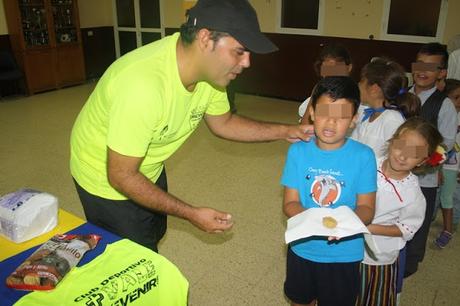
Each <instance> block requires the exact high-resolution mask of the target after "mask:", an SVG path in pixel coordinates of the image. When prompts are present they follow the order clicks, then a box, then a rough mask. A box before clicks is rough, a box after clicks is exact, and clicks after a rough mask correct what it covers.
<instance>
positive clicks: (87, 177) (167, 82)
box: [70, 33, 229, 200]
mask: <svg viewBox="0 0 460 306" xmlns="http://www.w3.org/2000/svg"><path fill="white" fill-rule="evenodd" d="M178 38H179V33H176V34H174V35H171V36H168V37H165V38H163V39H161V40H159V41H156V42H153V43H151V44H148V45H145V46H143V47H141V48H138V49H136V50H134V51H132V52H130V53H128V54H126V55H125V56H123V57H121V58H120V59H118V60H117V61H116V62H114V63H113V64H112V65H111V66H110V67H109V69H107V71H106V72H105V73H104V75H103V76H102V78H101V79H100V80H99V82H98V84H97V86H96V88H95V89H94V91H93V93H92V94H91V96H90V97H89V99H88V101H87V102H86V104H85V106H84V107H83V109H82V111H81V112H80V114H79V115H78V118H77V120H76V122H75V124H74V127H73V129H72V135H71V150H70V151H71V157H70V170H71V173H72V176H73V177H74V178H75V180H76V181H77V182H78V184H80V185H81V186H82V187H83V188H84V189H85V190H86V191H88V192H90V193H92V194H94V195H97V196H100V197H103V198H107V199H113V200H122V199H126V197H125V196H124V195H122V194H121V193H119V192H117V191H116V190H115V189H113V188H112V187H111V186H110V184H109V182H108V178H107V146H108V147H110V148H111V149H112V150H114V151H116V152H118V153H120V154H122V155H126V156H133V157H145V158H144V160H143V162H142V164H141V166H140V171H141V172H142V173H143V174H144V175H145V176H146V177H147V178H149V179H150V180H151V181H153V182H155V181H156V180H157V179H158V177H159V176H160V173H161V171H162V169H163V162H164V161H165V160H166V159H167V158H168V157H169V156H171V155H172V154H173V153H174V152H175V151H176V150H177V149H178V148H179V147H180V146H181V145H182V144H183V143H184V141H185V140H186V139H187V138H188V137H189V136H190V135H191V133H192V132H193V131H194V130H195V129H196V127H197V126H198V124H199V123H200V121H201V119H202V118H203V116H204V114H205V113H206V114H210V115H221V114H224V113H226V112H227V111H228V110H229V103H228V100H227V95H226V92H225V90H222V91H221V90H217V89H215V88H214V87H212V86H211V85H209V84H208V83H206V82H199V83H198V84H197V85H196V87H195V90H194V91H193V92H189V91H187V90H186V89H185V87H184V86H183V84H182V82H181V80H180V77H179V71H178V67H177V61H176V43H177V40H178Z"/></svg>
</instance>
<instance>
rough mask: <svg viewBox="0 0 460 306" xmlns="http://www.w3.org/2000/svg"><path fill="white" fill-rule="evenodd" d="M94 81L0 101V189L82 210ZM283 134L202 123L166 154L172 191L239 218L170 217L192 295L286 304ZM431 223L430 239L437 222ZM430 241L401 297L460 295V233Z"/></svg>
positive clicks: (284, 104) (247, 110)
mask: <svg viewBox="0 0 460 306" xmlns="http://www.w3.org/2000/svg"><path fill="white" fill-rule="evenodd" d="M93 86H94V84H85V85H82V86H77V87H72V88H67V89H63V90H58V91H51V92H48V93H43V94H38V95H35V96H32V97H26V98H14V99H7V100H3V101H2V102H0V163H1V165H0V169H1V175H0V194H4V193H7V192H11V191H14V190H16V189H18V188H21V187H33V188H36V189H40V190H45V191H48V192H50V193H53V194H55V195H57V196H58V198H59V200H60V206H61V207H63V208H64V209H66V210H69V211H71V212H73V213H75V214H77V215H79V216H81V217H84V216H83V212H82V209H81V206H80V203H79V201H78V198H77V196H76V193H75V191H74V188H73V185H72V181H71V177H70V174H69V170H68V155H69V147H68V139H69V133H70V129H71V127H72V123H73V121H74V119H75V116H76V115H77V114H78V111H79V110H80V108H81V106H82V105H83V103H84V101H85V99H86V97H87V96H88V95H89V94H90V92H91V89H92V87H93ZM297 107H298V104H297V103H293V102H289V101H282V100H277V99H270V98H264V97H256V96H248V95H237V109H238V112H239V113H241V114H243V115H246V116H250V117H253V118H259V119H262V120H265V121H281V122H288V123H295V121H296V120H297V118H296V114H297V112H296V109H297ZM288 145H289V144H288V143H287V142H285V141H278V142H273V143H261V144H243V143H232V142H228V141H225V140H222V139H219V138H216V137H214V136H212V135H211V134H210V132H209V131H208V130H207V128H206V126H205V125H204V124H203V125H201V126H200V127H199V129H198V131H197V132H196V133H195V134H194V135H193V136H192V137H191V138H190V139H189V140H188V141H187V142H186V143H185V145H184V146H183V147H182V148H181V149H180V150H179V151H178V152H177V153H176V154H175V155H174V156H173V157H172V158H171V159H170V160H169V161H168V162H167V171H168V180H169V188H170V192H171V193H173V194H175V195H176V196H178V197H180V198H183V199H184V200H186V201H188V202H189V203H191V204H193V205H199V206H210V207H215V208H218V209H220V210H223V211H228V212H231V213H232V214H233V218H234V220H235V226H234V228H233V230H232V231H231V232H228V233H225V234H221V235H211V234H206V233H203V232H201V231H199V230H198V229H196V228H195V227H193V226H192V225H191V224H189V223H188V222H186V221H184V220H180V219H177V218H169V230H168V233H167V235H166V236H165V238H164V239H163V241H162V243H161V244H160V253H162V254H163V255H165V256H166V257H167V258H169V259H170V260H171V261H173V262H174V263H175V264H177V265H178V266H179V268H180V269H181V270H182V272H183V273H184V274H185V276H186V277H187V279H188V280H189V282H190V305H192V306H195V305H196V306H206V305H288V304H289V303H288V301H287V300H286V299H285V298H284V296H283V291H282V284H283V280H284V274H285V268H284V265H285V245H284V242H283V237H284V229H285V222H286V219H285V217H284V216H283V214H282V211H281V201H282V189H281V187H280V185H279V177H280V173H281V169H282V166H283V162H284V156H285V152H286V150H287V147H288ZM439 228H440V224H439V218H438V219H437V220H436V221H435V222H434V224H433V226H432V232H431V236H430V242H431V240H432V239H434V236H435V235H436V234H437V232H438V231H439ZM429 245H430V247H429V248H428V250H427V255H426V259H425V261H424V262H423V263H422V265H421V266H420V270H419V272H418V273H417V274H415V275H414V276H412V277H410V278H409V279H407V280H406V282H405V285H404V292H403V295H402V301H401V305H402V306H413V305H416V306H417V305H419V306H425V305H436V306H437V305H448V306H454V305H460V294H459V292H460V269H459V263H458V262H459V260H460V257H459V254H460V243H459V240H458V239H457V237H455V236H454V239H453V241H452V243H451V245H449V246H448V247H447V248H446V249H444V250H442V251H439V250H434V249H432V248H431V243H429Z"/></svg>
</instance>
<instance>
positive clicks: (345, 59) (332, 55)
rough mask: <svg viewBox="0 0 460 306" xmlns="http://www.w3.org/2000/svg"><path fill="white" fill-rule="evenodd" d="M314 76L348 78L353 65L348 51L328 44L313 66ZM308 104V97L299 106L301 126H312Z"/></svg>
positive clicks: (337, 45) (339, 46)
mask: <svg viewBox="0 0 460 306" xmlns="http://www.w3.org/2000/svg"><path fill="white" fill-rule="evenodd" d="M313 68H314V69H315V72H316V75H318V76H319V77H320V78H322V77H325V76H332V75H336V76H340V75H341V76H349V75H350V73H351V70H352V69H353V65H352V63H351V56H350V53H349V52H348V50H347V49H346V48H345V47H344V46H342V45H340V44H330V45H327V46H325V47H324V49H323V50H322V51H321V53H320V54H319V58H318V59H317V60H316V61H315V63H314V64H313ZM309 103H310V97H308V98H307V99H306V100H305V101H303V103H302V104H301V105H300V106H299V116H300V120H301V122H302V123H303V124H312V121H311V119H310V114H309V112H308V111H307V109H308V105H309Z"/></svg>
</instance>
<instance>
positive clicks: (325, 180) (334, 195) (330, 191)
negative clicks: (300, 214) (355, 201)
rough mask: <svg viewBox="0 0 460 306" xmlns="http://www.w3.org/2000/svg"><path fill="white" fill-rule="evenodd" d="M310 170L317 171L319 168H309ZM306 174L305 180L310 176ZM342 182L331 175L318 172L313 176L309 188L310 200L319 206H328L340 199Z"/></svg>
mask: <svg viewBox="0 0 460 306" xmlns="http://www.w3.org/2000/svg"><path fill="white" fill-rule="evenodd" d="M311 171H312V172H319V169H311ZM310 177H311V176H310V175H307V180H308V179H309V178H310ZM341 193H342V184H341V183H340V182H339V181H338V180H337V179H336V178H335V177H334V176H332V175H329V174H320V175H316V176H314V178H313V183H312V184H311V188H310V196H311V198H312V200H313V201H314V202H315V203H316V204H317V205H318V206H320V207H329V206H331V205H333V204H335V203H336V202H337V200H338V199H340V194H341Z"/></svg>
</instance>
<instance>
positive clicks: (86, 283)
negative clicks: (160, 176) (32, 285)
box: [14, 239, 188, 306]
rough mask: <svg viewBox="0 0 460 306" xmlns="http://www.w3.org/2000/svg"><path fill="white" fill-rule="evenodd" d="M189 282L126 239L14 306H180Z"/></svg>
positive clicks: (184, 300)
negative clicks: (47, 288)
mask: <svg viewBox="0 0 460 306" xmlns="http://www.w3.org/2000/svg"><path fill="white" fill-rule="evenodd" d="M187 296H188V281H187V280H186V279H185V277H184V276H183V275H182V273H181V272H180V271H179V269H178V268H177V267H176V266H175V265H174V264H172V263H171V262H170V261H168V260H167V259H166V258H165V257H163V256H161V255H159V254H157V253H155V252H153V251H152V250H150V249H147V248H146V247H143V246H141V245H139V244H137V243H135V242H132V241H130V240H128V239H123V240H119V241H117V242H114V243H112V244H109V245H108V246H107V248H106V250H105V251H104V253H102V254H101V255H99V256H98V257H96V258H95V259H93V260H92V261H91V262H89V263H88V264H86V265H84V266H82V267H76V268H73V269H72V270H71V271H70V272H69V273H68V274H67V275H66V276H65V277H64V278H63V279H62V281H61V282H60V283H59V284H58V285H57V287H56V288H55V289H53V290H50V291H34V292H32V293H29V294H27V295H25V296H23V297H22V298H21V299H20V300H19V301H17V302H16V303H15V304H14V306H30V305H34V306H50V305H59V306H70V305H72V306H77V305H82V306H87V305H91V306H105V305H112V306H121V305H134V306H136V305H139V306H141V305H145V306H152V305H156V306H161V305H164V306H176V305H177V306H183V305H187Z"/></svg>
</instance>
